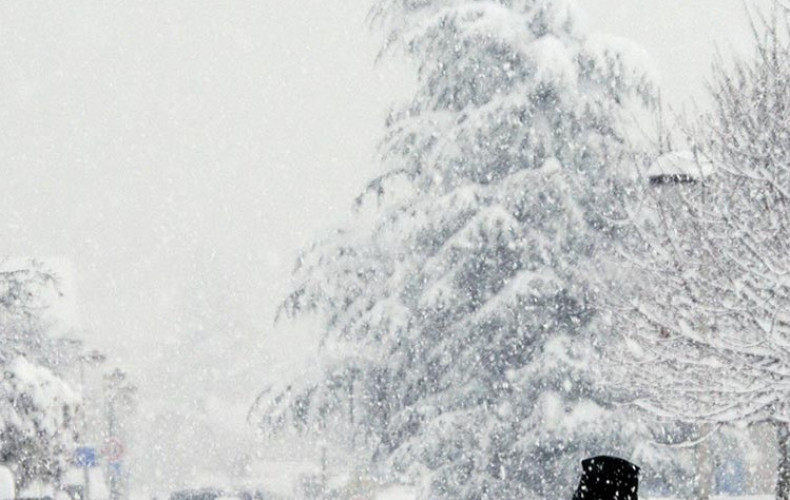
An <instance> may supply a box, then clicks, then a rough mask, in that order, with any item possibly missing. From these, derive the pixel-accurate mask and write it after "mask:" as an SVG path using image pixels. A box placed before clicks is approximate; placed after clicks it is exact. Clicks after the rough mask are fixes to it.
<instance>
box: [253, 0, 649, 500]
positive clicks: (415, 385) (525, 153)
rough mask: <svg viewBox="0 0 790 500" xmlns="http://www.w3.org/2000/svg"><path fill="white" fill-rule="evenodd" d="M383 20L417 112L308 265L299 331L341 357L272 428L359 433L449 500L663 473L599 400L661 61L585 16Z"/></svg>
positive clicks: (556, 491) (457, 8) (498, 8)
mask: <svg viewBox="0 0 790 500" xmlns="http://www.w3.org/2000/svg"><path fill="white" fill-rule="evenodd" d="M373 18H374V20H375V22H376V23H377V24H379V25H380V26H382V27H383V28H384V29H385V30H386V33H387V35H388V36H387V40H388V45H387V47H386V49H385V52H384V54H390V53H398V52H401V53H405V54H407V55H408V56H409V57H410V58H411V59H412V60H413V61H414V62H415V63H416V64H417V68H418V88H417V92H416V95H415V97H414V99H413V100H412V102H411V103H409V104H408V105H407V106H405V107H404V108H403V109H401V110H400V111H399V112H395V113H393V114H392V116H391V118H390V120H389V121H388V124H387V125H388V131H387V135H386V137H385V139H384V141H383V143H382V147H381V158H382V174H381V175H380V176H379V177H377V178H376V179H374V180H373V181H372V182H371V183H370V185H369V189H368V190H366V191H365V192H364V193H363V194H362V195H361V196H360V197H359V199H358V214H357V217H356V218H355V219H354V220H353V221H352V223H351V224H349V225H348V227H346V228H344V229H342V230H340V231H338V232H337V233H336V234H335V235H334V236H332V237H330V238H327V239H325V240H323V241H321V242H319V243H318V244H316V245H315V246H314V248H312V249H311V250H310V251H308V252H306V253H305V254H304V255H303V257H302V258H301V259H300V262H299V266H298V270H297V278H298V283H297V285H296V287H295V289H294V291H293V293H292V294H291V295H290V296H289V297H288V299H287V301H286V302H285V304H284V311H285V312H287V313H288V314H289V315H292V316H297V317H298V316H310V315H313V314H317V315H318V316H319V317H320V318H322V321H323V322H322V330H321V337H322V350H321V357H320V359H319V361H318V362H317V363H316V364H315V366H314V368H313V370H311V371H310V372H309V373H307V374H306V375H305V376H303V377H301V378H299V379H297V380H291V381H289V382H288V383H287V384H285V385H283V386H280V387H277V386H275V387H271V388H270V389H268V391H267V392H266V393H265V394H264V396H265V397H263V398H261V399H262V403H261V404H260V405H259V406H258V408H259V409H260V410H261V413H262V415H263V416H262V426H264V427H265V428H267V429H278V428H282V427H290V426H295V427H298V428H302V429H307V430H320V431H322V432H331V431H332V430H333V429H334V430H337V429H343V430H348V429H350V431H348V432H352V433H353V436H352V439H351V440H352V441H353V443H354V444H355V445H356V446H357V447H358V453H364V452H367V453H369V456H368V458H369V459H370V460H371V461H372V462H373V463H374V464H376V465H378V466H380V470H384V471H386V472H387V473H389V474H392V475H394V476H398V477H401V478H406V479H410V480H418V479H425V483H423V484H424V486H425V487H426V490H425V493H426V494H428V492H429V493H430V498H437V499H438V498H448V499H449V498H452V499H483V498H547V497H556V496H563V495H564V496H567V495H569V494H570V493H571V492H572V488H573V486H574V485H575V479H576V478H577V475H578V463H579V459H580V458H582V457H583V456H585V455H589V454H595V453H603V452H611V453H616V454H619V455H623V456H627V457H639V456H640V454H642V456H644V457H648V456H652V455H649V454H646V453H644V452H645V451H646V450H645V449H643V448H640V446H639V445H638V444H637V443H638V442H641V443H644V442H645V439H644V438H645V437H646V434H647V431H646V429H644V428H643V427H642V426H640V425H639V424H637V423H636V422H635V421H633V420H630V419H629V418H627V416H625V415H624V414H623V413H622V412H621V411H620V410H616V409H615V408H613V407H612V405H611V402H612V400H613V399H614V398H615V395H613V394H609V393H607V392H606V391H605V389H603V388H602V386H601V384H599V383H598V382H597V377H598V375H597V372H598V369H599V368H600V366H599V357H598V346H599V344H601V343H605V342H609V341H610V340H611V338H612V335H611V333H610V332H609V331H608V330H606V329H604V328H603V327H602V323H601V322H600V321H599V319H598V315H597V313H596V310H595V308H594V306H593V304H594V303H595V297H596V283H597V282H598V274H597V273H598V270H599V267H600V266H599V265H598V262H599V261H600V260H601V259H600V258H599V257H600V254H602V253H604V252H606V251H607V249H608V248H609V246H610V243H612V242H613V241H616V239H617V234H618V229H617V228H618V224H619V221H621V220H622V218H623V217H624V214H623V211H622V207H623V201H624V198H625V197H626V196H627V195H628V194H629V192H630V189H631V187H632V183H633V182H634V181H635V180H636V179H635V178H634V176H633V174H632V173H633V172H634V171H635V169H634V168H633V165H634V162H635V161H637V160H638V159H639V157H640V154H641V153H640V151H639V150H638V149H637V148H635V147H634V146H632V143H631V141H630V140H629V134H627V133H626V130H625V127H624V125H625V123H626V121H627V120H628V119H630V118H631V117H633V116H634V113H638V112H639V111H640V109H644V107H645V106H650V105H651V104H652V102H653V90H654V87H653V81H652V77H651V75H650V72H649V71H648V70H647V69H646V68H647V66H646V65H644V64H643V61H644V59H645V58H644V56H643V55H642V54H641V53H640V51H639V50H637V49H635V48H634V47H632V46H630V45H629V44H628V43H625V42H623V41H621V40H615V39H607V38H603V37H598V36H588V35H587V34H586V32H585V31H584V29H583V27H582V26H581V25H580V23H579V21H578V14H577V12H576V10H575V8H574V6H573V5H572V4H571V3H570V2H566V1H541V0H521V1H517V0H513V1H505V0H502V1H471V0H445V1H438V0H419V1H415V0H397V1H395V0H386V1H382V2H380V3H378V4H377V5H376V6H375V7H374V10H373ZM339 421H345V422H346V425H336V424H337V422H339ZM333 426H334V427H333ZM640 438H642V439H641V441H640V440H639V439H640ZM363 450H366V451H363ZM426 498H427V497H426Z"/></svg>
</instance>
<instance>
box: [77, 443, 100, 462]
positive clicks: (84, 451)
mask: <svg viewBox="0 0 790 500" xmlns="http://www.w3.org/2000/svg"><path fill="white" fill-rule="evenodd" d="M74 464H75V465H77V467H96V448H91V447H89V446H80V447H79V448H77V449H76V450H75V451H74Z"/></svg>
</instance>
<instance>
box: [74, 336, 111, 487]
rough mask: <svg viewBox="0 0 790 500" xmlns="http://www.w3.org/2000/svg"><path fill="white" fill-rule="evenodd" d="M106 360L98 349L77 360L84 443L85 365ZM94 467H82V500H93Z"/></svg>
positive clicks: (84, 438)
mask: <svg viewBox="0 0 790 500" xmlns="http://www.w3.org/2000/svg"><path fill="white" fill-rule="evenodd" d="M106 359H107V357H106V356H105V355H104V354H102V353H101V352H99V351H98V350H96V349H94V350H92V351H90V352H86V353H83V354H80V355H79V357H78V358H77V361H78V362H79V369H80V393H81V395H82V402H83V404H82V406H83V410H82V412H81V413H82V418H81V422H80V423H81V428H80V440H81V441H82V442H83V443H85V440H86V436H87V434H88V416H87V415H86V413H85V412H86V410H85V408H86V407H87V404H86V403H87V400H88V397H87V393H88V391H87V389H86V384H85V365H86V364H87V365H89V366H99V365H100V364H102V363H104V361H105V360H106ZM94 446H95V444H94ZM93 450H94V451H93V456H94V457H95V453H96V452H95V448H93ZM94 460H95V459H94ZM94 466H95V464H92V463H90V461H89V460H86V461H85V462H84V463H83V467H82V480H83V485H82V488H83V489H82V500H90V498H91V480H90V468H91V467H94Z"/></svg>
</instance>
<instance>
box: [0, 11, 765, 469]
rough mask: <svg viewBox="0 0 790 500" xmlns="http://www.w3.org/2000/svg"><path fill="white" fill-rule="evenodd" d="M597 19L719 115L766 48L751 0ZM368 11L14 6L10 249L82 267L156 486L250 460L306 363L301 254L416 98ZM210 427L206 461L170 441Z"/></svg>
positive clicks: (78, 319)
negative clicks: (256, 411)
mask: <svg viewBox="0 0 790 500" xmlns="http://www.w3.org/2000/svg"><path fill="white" fill-rule="evenodd" d="M579 3H580V5H582V7H584V9H585V11H586V12H587V14H588V18H589V19H588V23H589V25H590V26H591V27H592V28H593V29H594V30H599V31H603V32H607V33H612V34H616V35H622V36H625V37H628V38H630V39H632V40H634V41H636V42H638V43H640V44H642V45H643V47H644V48H645V49H646V50H647V51H648V52H649V53H650V54H651V55H652V56H653V57H654V59H655V63H656V67H657V69H658V70H659V72H660V73H661V76H662V84H663V88H664V99H665V101H666V103H667V104H668V105H670V106H672V107H673V108H674V109H675V110H678V111H679V110H685V111H687V112H690V113H693V112H694V106H693V104H692V103H693V102H694V100H696V101H698V102H699V104H700V105H701V106H704V105H705V103H704V102H701V101H700V100H701V99H702V100H704V98H703V97H702V96H703V91H704V81H705V77H706V75H707V74H708V72H709V66H710V63H711V59H712V55H713V53H714V50H715V48H716V47H717V46H719V47H721V48H722V49H728V50H729V49H731V48H732V49H735V50H736V52H737V51H744V50H746V49H747V48H748V46H749V32H748V26H747V25H746V23H745V19H746V17H745V15H744V3H743V2H742V1H741V0H695V1H693V2H690V1H688V0H586V1H581V2H579ZM765 3H767V2H762V3H760V2H758V4H759V5H763V4H765ZM366 9H367V2H364V1H361V0H357V1H349V0H305V1H303V2H293V1H291V0H263V1H258V2H251V1H246V0H245V1H229V2H222V3H215V2H203V1H201V2H193V1H186V0H171V1H167V2H160V1H140V2H120V1H117V2H116V1H111V2H107V1H99V0H92V1H87V0H86V1H81V2H43V1H42V2H38V1H36V2H33V1H30V2H28V1H12V2H2V3H0V72H2V74H3V75H4V77H3V78H2V79H0V129H2V130H3V133H2V134H0V165H2V167H1V170H0V172H2V178H0V212H2V213H3V214H4V217H3V223H2V226H0V235H1V236H2V237H1V238H0V255H3V256H36V257H42V258H56V259H58V260H59V261H60V262H66V263H67V264H65V265H64V266H62V268H64V269H68V272H67V273H66V274H67V276H64V279H65V280H66V281H68V283H66V288H67V290H69V291H73V292H74V293H73V297H76V298H75V299H74V300H73V301H72V302H71V305H70V307H71V308H72V311H70V313H69V314H68V316H69V317H71V318H72V320H73V321H74V323H75V326H76V327H77V328H78V331H79V335H80V336H82V337H83V338H84V339H85V340H87V341H88V342H90V343H91V344H92V345H96V346H98V347H100V348H101V349H103V350H104V351H106V352H107V353H108V355H109V357H110V359H111V361H112V362H113V363H116V364H119V365H122V366H124V368H126V369H127V370H128V371H129V373H130V377H131V378H132V379H133V380H134V381H135V382H136V383H137V384H138V385H139V386H140V408H139V416H140V418H139V419H138V420H139V422H138V429H137V433H138V435H141V436H142V437H139V439H140V442H141V443H145V445H144V446H141V447H138V449H137V451H136V452H137V453H140V454H141V456H145V457H146V463H145V470H142V469H141V470H140V471H139V473H140V474H146V475H152V474H153V473H154V472H153V471H159V475H158V476H156V477H158V480H160V481H161V482H162V483H163V484H166V483H168V484H169V482H170V481H171V480H172V479H173V475H174V474H176V473H181V472H184V474H186V475H188V474H189V471H190V470H192V469H195V463H196V462H199V461H201V460H202V462H201V463H199V464H198V468H210V467H211V466H212V464H211V460H212V458H211V457H215V458H214V460H217V461H218V462H220V463H216V464H214V465H215V466H216V467H218V468H219V467H220V466H224V465H225V464H226V462H227V457H228V455H227V454H223V453H216V454H211V453H208V454H207V453H200V452H199V451H198V450H208V449H212V450H213V449H214V447H216V446H219V447H222V446H225V445H228V443H230V444H229V446H231V447H236V446H237V445H238V446H243V444H238V443H243V442H244V441H245V439H246V438H245V437H244V432H245V431H244V430H243V425H244V416H245V412H246V410H247V408H248V407H249V405H250V403H251V399H252V397H253V395H254V392H255V390H256V389H257V388H259V387H260V384H261V380H266V379H267V377H272V376H274V372H276V370H275V369H273V367H277V366H281V364H282V363H287V362H289V361H290V360H291V359H292V358H293V357H298V356H299V355H301V354H303V352H302V350H301V349H299V348H300V346H301V344H300V342H301V341H303V338H302V337H300V336H299V335H298V332H283V331H278V330H277V329H276V328H274V327H273V325H272V323H273V316H274V310H275V307H276V305H277V304H278V303H279V302H280V300H281V299H282V296H283V294H284V292H285V290H286V288H287V284H288V282H289V279H290V271H291V268H292V263H293V260H294V257H295V255H296V252H297V251H298V249H299V248H302V247H304V246H306V245H307V244H308V243H309V242H310V241H311V240H313V239H314V237H315V235H316V234H320V233H321V232H322V231H325V230H327V229H328V228H331V227H332V226H333V225H335V224H336V223H337V222H338V221H341V220H343V218H344V217H345V215H346V213H347V211H348V208H349V206H350V200H352V199H353V197H354V196H355V195H356V194H357V193H358V192H359V190H360V188H361V187H362V185H363V184H364V182H365V181H366V180H367V179H369V178H370V177H371V176H372V174H373V172H374V170H373V169H374V165H375V162H374V161H372V159H373V155H374V150H375V146H376V142H377V141H378V140H379V138H380V137H381V135H382V131H383V121H384V118H385V116H386V113H387V111H388V108H389V106H390V104H391V103H392V102H393V101H396V100H398V99H402V98H405V96H408V95H409V92H410V89H411V86H412V85H413V83H412V81H411V80H410V77H409V76H408V75H409V72H407V71H403V70H402V68H399V67H398V66H397V64H392V63H386V64H383V65H375V64H374V58H375V55H376V51H377V47H378V46H379V40H378V38H377V35H376V34H375V33H374V34H371V33H370V32H369V31H368V30H367V28H366V24H365V17H366V14H367V11H366ZM295 348H296V349H295ZM196 366H200V367H204V368H205V367H209V368H208V369H203V370H197V371H195V370H190V369H189V368H190V367H196ZM196 373H197V375H196ZM220 396H221V397H220ZM198 414H199V415H203V416H204V417H205V418H206V419H207V421H208V422H209V423H212V422H213V424H215V425H209V427H208V428H206V429H209V428H210V429H211V430H201V429H203V427H201V426H202V425H205V422H204V423H202V424H200V425H199V426H196V429H194V433H193V434H190V437H189V440H190V443H191V445H192V446H193V447H192V448H190V447H187V446H185V443H183V442H178V439H177V438H174V437H172V434H168V433H167V432H162V429H163V428H165V429H167V427H166V424H167V423H168V422H169V423H170V424H173V422H177V421H179V418H182V417H183V418H186V419H187V420H189V421H190V422H191V421H194V420H199V418H194V417H195V415H198ZM163 422H165V426H164V427H163ZM217 429H219V430H217ZM157 432H158V433H157ZM212 433H216V435H212ZM168 439H170V440H171V441H168ZM152 441H157V445H158V446H159V449H160V451H161V450H166V453H154V452H153V450H152V449H151V448H150V446H152ZM229 453H230V452H229ZM197 456H200V459H197V458H196V457H197ZM165 457H166V459H165ZM176 471H179V472H176ZM187 479H188V478H186V477H185V478H184V479H183V480H184V481H187Z"/></svg>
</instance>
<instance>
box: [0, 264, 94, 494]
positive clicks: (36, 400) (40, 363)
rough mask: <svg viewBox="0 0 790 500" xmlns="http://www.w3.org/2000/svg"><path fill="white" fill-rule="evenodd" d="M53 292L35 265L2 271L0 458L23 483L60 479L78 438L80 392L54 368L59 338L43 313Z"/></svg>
mask: <svg viewBox="0 0 790 500" xmlns="http://www.w3.org/2000/svg"><path fill="white" fill-rule="evenodd" d="M53 293H56V287H55V280H54V278H53V277H52V275H50V274H48V273H46V272H45V271H44V270H43V269H41V268H39V267H37V266H35V265H31V266H28V267H24V268H20V269H15V270H8V271H2V272H0V438H2V439H0V463H4V464H9V465H11V467H12V468H13V469H14V471H15V474H16V482H17V485H18V486H20V487H23V486H24V485H26V484H27V483H28V482H30V481H31V480H35V479H41V480H56V479H57V478H58V477H59V476H60V474H61V473H62V472H63V471H64V470H65V467H66V465H67V462H68V460H70V458H71V456H72V452H73V449H74V447H75V445H76V442H77V433H76V428H77V412H78V411H79V406H80V397H79V396H78V395H77V393H76V392H75V391H74V390H73V389H72V388H71V387H70V386H69V385H68V384H67V383H66V382H65V381H64V380H63V379H62V378H61V377H60V376H58V375H57V373H56V371H55V370H54V369H55V368H56V367H57V365H58V363H57V359H56V356H54V353H55V352H56V351H58V345H59V344H58V342H57V340H55V339H52V338H49V337H48V335H47V333H48V332H47V322H46V321H45V320H44V319H43V318H44V317H45V311H46V309H47V304H48V300H49V299H51V295H52V294H53Z"/></svg>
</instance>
